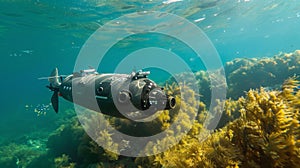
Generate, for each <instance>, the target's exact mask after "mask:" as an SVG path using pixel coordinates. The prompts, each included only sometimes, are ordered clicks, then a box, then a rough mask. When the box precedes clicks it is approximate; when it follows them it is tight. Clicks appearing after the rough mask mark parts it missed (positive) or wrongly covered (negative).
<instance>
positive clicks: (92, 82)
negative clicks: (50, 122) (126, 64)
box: [52, 73, 176, 119]
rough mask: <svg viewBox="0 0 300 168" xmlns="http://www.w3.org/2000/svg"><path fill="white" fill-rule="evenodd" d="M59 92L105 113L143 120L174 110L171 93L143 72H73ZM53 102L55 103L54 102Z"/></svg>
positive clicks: (87, 106) (60, 86) (77, 102)
mask: <svg viewBox="0 0 300 168" xmlns="http://www.w3.org/2000/svg"><path fill="white" fill-rule="evenodd" d="M58 95H60V96H61V97H63V98H64V99H66V100H68V101H70V102H73V103H76V104H78V105H80V106H83V107H86V108H88V109H91V110H94V111H97V112H101V113H103V114H105V115H109V116H113V117H119V118H131V119H143V118H147V117H149V116H151V115H153V114H154V113H156V112H157V111H159V110H169V109H173V108H174V107H175V105H176V102H175V99H174V98H173V97H172V96H169V95H166V94H165V93H164V91H163V89H162V88H160V87H158V86H157V84H156V83H155V82H153V81H152V80H150V79H148V78H147V77H146V75H141V74H137V73H134V74H131V75H127V74H88V75H84V76H82V75H74V74H73V75H70V76H68V77H66V78H65V79H64V80H63V81H62V83H61V84H60V85H59V87H58ZM52 104H53V103H52Z"/></svg>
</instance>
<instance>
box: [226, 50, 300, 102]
mask: <svg viewBox="0 0 300 168" xmlns="http://www.w3.org/2000/svg"><path fill="white" fill-rule="evenodd" d="M225 72H226V79H227V83H228V97H231V98H234V99H237V98H238V97H240V96H242V95H243V94H244V93H243V92H244V91H247V90H249V89H256V88H260V87H273V88H274V87H275V89H278V86H280V85H281V84H282V83H283V82H284V80H285V79H287V78H289V77H291V76H293V75H300V50H296V51H294V52H293V53H280V54H278V55H276V56H274V57H270V58H260V59H257V58H250V59H246V58H243V59H241V58H238V59H235V60H233V61H230V62H227V63H226V65H225Z"/></svg>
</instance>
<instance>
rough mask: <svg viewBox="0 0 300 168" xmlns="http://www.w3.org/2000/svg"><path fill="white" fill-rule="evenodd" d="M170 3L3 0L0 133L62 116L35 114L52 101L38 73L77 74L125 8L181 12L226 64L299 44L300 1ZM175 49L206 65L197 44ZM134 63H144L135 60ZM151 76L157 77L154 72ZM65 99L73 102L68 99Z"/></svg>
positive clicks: (49, 122) (21, 130)
mask: <svg viewBox="0 0 300 168" xmlns="http://www.w3.org/2000/svg"><path fill="white" fill-rule="evenodd" d="M167 2H170V3H167ZM171 2H172V1H161V0H153V1H144V2H142V1H126V0H124V1H121V0H120V1H105V0H78V1H67V0H14V1H10V0H0V55H1V59H2V60H1V63H0V64H1V66H0V68H1V71H0V75H1V88H0V89H1V90H0V91H1V93H2V94H1V98H0V99H1V112H0V113H1V114H0V115H1V116H0V134H1V135H4V136H3V137H6V136H7V137H13V136H16V135H23V134H28V133H30V132H32V131H34V130H38V129H43V128H49V127H51V126H52V125H53V123H52V122H55V119H57V118H59V116H57V115H56V114H54V112H53V110H52V109H49V110H48V111H47V115H45V116H42V117H37V115H36V113H34V108H35V107H36V106H38V105H39V104H49V101H50V97H51V93H50V92H49V91H48V90H47V89H46V88H45V85H47V81H41V80H38V79H37V78H39V77H42V76H48V75H49V73H50V72H51V70H52V69H53V68H54V67H58V68H59V71H60V72H61V73H62V74H69V73H72V71H73V68H74V63H75V61H76V58H77V56H78V53H79V51H80V48H81V47H82V45H83V44H84V43H85V41H86V40H87V39H88V37H89V36H90V35H91V34H92V33H93V32H94V31H96V30H97V29H98V28H99V27H100V26H102V25H104V24H105V23H107V22H108V21H111V20H113V19H115V18H117V17H120V16H122V15H124V14H128V13H132V12H141V11H160V12H169V13H172V14H176V15H179V16H181V17H184V18H186V19H188V20H189V21H191V22H193V23H195V24H196V25H197V26H198V27H199V28H201V29H202V30H203V31H204V32H205V33H206V35H207V36H208V37H209V38H210V40H211V41H212V43H213V44H214V46H215V47H216V49H217V51H218V52H219V54H220V57H221V60H222V62H223V63H225V62H226V61H230V60H232V59H234V58H240V57H243V58H247V57H249V58H252V57H271V56H274V55H276V54H278V53H279V52H293V51H294V50H296V49H299V47H300V38H299V37H300V31H299V28H300V1H298V0H290V1H285V0H265V1H261V0H219V1H218V0H216V1H208V0H207V1H206V0H205V1H199V0H194V1H192V0H190V1H178V2H173V3H171ZM133 44H134V40H133ZM138 44H139V45H141V46H134V45H133V46H132V47H137V48H138V47H141V48H142V47H143V46H144V45H145V46H147V45H148V46H151V45H154V46H155V45H159V44H157V40H155V38H154V39H152V40H149V41H144V42H143V43H138ZM131 49H132V50H133V49H134V48H131ZM126 51H130V50H126ZM118 52H122V48H116V49H115V51H112V55H114V54H117V53H118ZM178 52H181V54H182V57H183V59H186V60H190V62H189V65H190V67H192V68H194V69H195V70H199V69H201V68H203V66H202V65H201V60H197V59H198V58H197V57H195V56H193V52H192V51H188V50H187V49H186V50H184V49H181V50H180V49H179V51H178ZM110 63H112V62H109V59H108V62H107V64H104V65H103V66H102V67H101V68H102V69H101V71H103V72H109V71H111V70H113V69H112V68H111V67H112V65H113V64H110ZM166 63H168V62H166ZM169 64H170V66H174V65H172V64H171V63H169ZM87 66H88V65H87ZM105 66H106V67H105ZM175 66H176V65H175ZM132 68H140V67H139V65H138V63H137V65H136V67H132ZM128 71H130V70H128ZM156 73H158V72H156ZM152 77H153V78H155V71H154V75H153V76H152ZM157 80H160V79H159V78H157ZM62 103H63V104H65V106H68V107H69V106H71V104H70V103H67V102H65V101H63V100H62ZM27 106H29V107H27ZM63 106H64V105H63Z"/></svg>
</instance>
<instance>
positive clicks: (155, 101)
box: [149, 88, 176, 110]
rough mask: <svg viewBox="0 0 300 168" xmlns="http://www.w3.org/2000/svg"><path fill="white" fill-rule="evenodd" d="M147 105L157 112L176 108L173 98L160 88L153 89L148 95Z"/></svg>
mask: <svg viewBox="0 0 300 168" xmlns="http://www.w3.org/2000/svg"><path fill="white" fill-rule="evenodd" d="M149 103H150V105H151V106H153V107H155V108H157V110H170V109H174V108H175V106H176V100H175V98H174V97H173V96H169V95H167V94H165V92H164V91H163V90H161V89H160V88H155V89H153V90H152V91H151V92H150V93H149Z"/></svg>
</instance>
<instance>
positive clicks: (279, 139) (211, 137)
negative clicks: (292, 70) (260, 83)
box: [140, 78, 300, 168]
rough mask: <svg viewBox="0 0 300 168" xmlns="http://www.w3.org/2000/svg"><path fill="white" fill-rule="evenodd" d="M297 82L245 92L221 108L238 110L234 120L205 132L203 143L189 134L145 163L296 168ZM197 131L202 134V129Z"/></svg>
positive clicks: (299, 151)
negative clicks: (270, 88)
mask: <svg viewBox="0 0 300 168" xmlns="http://www.w3.org/2000/svg"><path fill="white" fill-rule="evenodd" d="M299 84H300V83H299V81H297V80H296V79H295V78H290V79H288V80H286V81H285V82H284V84H283V86H282V90H281V91H266V90H264V89H263V88H261V89H260V90H250V91H249V92H248V93H247V94H246V97H245V98H243V97H242V98H240V99H239V100H238V101H237V102H235V103H234V105H236V103H238V104H239V105H238V106H235V107H234V108H231V107H228V108H225V109H226V110H225V111H227V113H229V114H230V113H232V112H234V113H235V112H236V110H237V109H238V111H239V112H240V117H239V118H237V119H235V120H234V121H232V122H229V123H228V124H227V125H226V126H225V127H223V128H222V129H219V130H217V131H215V132H207V135H208V137H207V138H206V139H205V140H204V141H199V139H197V135H196V134H193V133H189V134H188V135H187V136H185V137H184V138H183V139H182V140H181V141H180V143H179V144H178V145H176V146H174V147H172V148H171V149H169V150H167V151H165V152H164V153H161V154H158V155H156V156H155V157H154V158H153V157H152V158H151V160H148V161H151V162H150V163H148V164H150V165H155V166H156V167H245V168H248V167H298V166H299V165H300V140H299V136H300V120H299V119H300V117H299V111H300V108H299V107H300V106H299V105H300V101H299V100H300V91H299V89H297V88H298V86H299ZM227 105H229V106H231V105H232V104H231V105H230V103H229V104H228V103H227ZM231 110H232V111H231ZM229 116H230V115H229ZM201 131H202V132H205V130H204V129H203V128H202V130H201ZM209 133H211V134H209ZM140 162H141V161H140ZM144 162H145V159H144ZM146 163H147V162H146Z"/></svg>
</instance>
